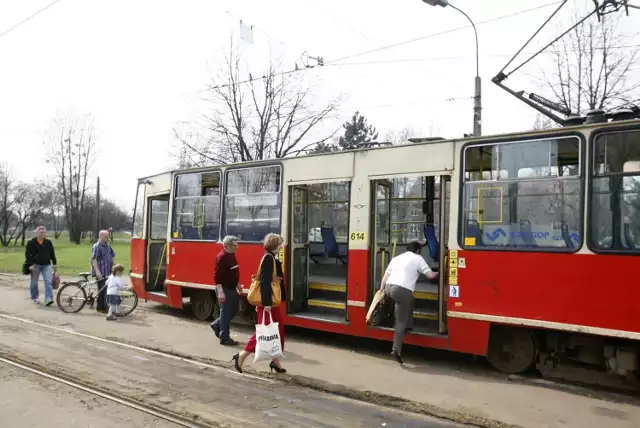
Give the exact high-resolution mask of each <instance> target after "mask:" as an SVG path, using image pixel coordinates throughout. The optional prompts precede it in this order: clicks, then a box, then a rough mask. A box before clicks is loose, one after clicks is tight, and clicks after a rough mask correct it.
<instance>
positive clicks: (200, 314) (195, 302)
mask: <svg viewBox="0 0 640 428" xmlns="http://www.w3.org/2000/svg"><path fill="white" fill-rule="evenodd" d="M214 300H215V299H214V295H213V292H211V291H207V290H192V291H191V310H192V311H193V316H195V317H196V319H198V320H200V321H206V320H208V319H210V318H211V316H212V315H213V307H214Z"/></svg>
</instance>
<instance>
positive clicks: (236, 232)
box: [225, 221, 244, 240]
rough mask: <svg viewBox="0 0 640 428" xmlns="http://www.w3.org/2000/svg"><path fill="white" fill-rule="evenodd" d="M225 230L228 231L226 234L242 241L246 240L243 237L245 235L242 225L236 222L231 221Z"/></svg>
mask: <svg viewBox="0 0 640 428" xmlns="http://www.w3.org/2000/svg"><path fill="white" fill-rule="evenodd" d="M225 229H226V230H225V234H227V235H233V236H235V237H237V238H238V239H240V240H244V239H243V236H242V234H243V228H242V223H240V222H236V221H230V222H228V223H227V227H226V228H225Z"/></svg>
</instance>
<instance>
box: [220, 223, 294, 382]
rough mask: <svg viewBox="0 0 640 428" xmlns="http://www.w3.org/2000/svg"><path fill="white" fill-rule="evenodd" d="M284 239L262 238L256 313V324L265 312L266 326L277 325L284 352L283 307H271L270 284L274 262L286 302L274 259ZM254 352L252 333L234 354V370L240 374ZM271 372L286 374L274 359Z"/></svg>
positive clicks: (281, 273)
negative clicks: (262, 254) (258, 300)
mask: <svg viewBox="0 0 640 428" xmlns="http://www.w3.org/2000/svg"><path fill="white" fill-rule="evenodd" d="M283 242H284V239H283V238H282V236H280V235H277V234H275V233H270V234H268V235H267V236H265V237H264V253H265V257H263V258H262V264H261V265H260V282H261V284H262V289H261V291H262V306H257V307H256V310H257V311H258V324H260V323H262V317H263V316H264V313H265V312H268V313H269V314H270V315H271V316H270V317H267V320H266V321H265V324H266V325H269V324H270V323H271V322H272V321H273V322H277V323H278V327H279V328H278V330H279V332H280V344H281V345H282V350H283V351H284V325H283V324H282V312H281V311H282V308H283V306H284V305H282V304H281V305H280V306H278V307H275V308H273V307H272V305H271V303H272V302H271V282H272V280H273V264H274V263H273V262H274V260H275V266H276V276H277V277H279V278H280V293H281V296H282V301H283V302H284V301H286V294H285V286H284V272H283V271H282V262H281V261H280V260H278V259H277V258H276V253H277V252H278V250H279V249H280V247H281V246H282V243H283ZM255 351H256V335H255V333H254V335H253V336H251V339H249V342H248V343H247V346H245V347H244V349H243V350H242V351H240V352H239V353H237V354H235V355H234V356H233V358H232V359H231V361H233V362H234V363H235V367H236V370H237V371H239V372H240V373H242V365H243V364H244V361H245V360H246V359H247V357H248V356H249V354H252V353H254V352H255ZM269 368H270V369H271V371H274V370H275V371H276V372H277V373H286V372H287V371H286V370H285V369H284V368H282V366H281V365H280V361H279V360H278V359H274V360H272V361H271V363H269Z"/></svg>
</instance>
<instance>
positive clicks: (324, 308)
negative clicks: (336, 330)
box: [307, 299, 346, 315]
mask: <svg viewBox="0 0 640 428" xmlns="http://www.w3.org/2000/svg"><path fill="white" fill-rule="evenodd" d="M307 308H308V310H309V312H315V313H319V314H334V315H344V313H345V310H346V304H345V302H344V300H342V301H336V300H328V299H309V300H308V301H307Z"/></svg>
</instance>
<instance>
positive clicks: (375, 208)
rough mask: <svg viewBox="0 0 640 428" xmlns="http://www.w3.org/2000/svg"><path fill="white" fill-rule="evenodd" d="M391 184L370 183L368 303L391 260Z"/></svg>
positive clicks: (376, 181)
mask: <svg viewBox="0 0 640 428" xmlns="http://www.w3.org/2000/svg"><path fill="white" fill-rule="evenodd" d="M392 195H393V187H392V183H391V181H389V180H374V181H372V182H371V219H370V221H369V224H370V225H371V232H370V234H371V235H370V236H371V239H370V241H369V253H370V257H371V259H370V266H371V272H370V278H371V282H370V285H369V301H371V299H373V295H374V294H375V293H376V291H378V290H379V289H380V285H381V284H382V277H383V276H384V271H385V270H386V269H387V265H388V264H389V261H390V260H391V197H392Z"/></svg>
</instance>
